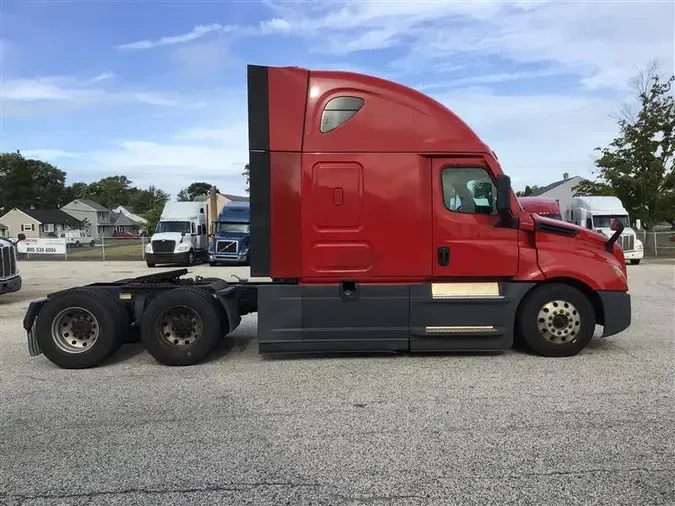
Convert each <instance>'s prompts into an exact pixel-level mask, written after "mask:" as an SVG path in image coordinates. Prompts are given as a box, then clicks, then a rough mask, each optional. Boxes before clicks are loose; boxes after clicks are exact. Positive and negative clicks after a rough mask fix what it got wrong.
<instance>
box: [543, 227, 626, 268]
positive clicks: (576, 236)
mask: <svg viewBox="0 0 675 506" xmlns="http://www.w3.org/2000/svg"><path fill="white" fill-rule="evenodd" d="M531 216H532V219H533V220H534V224H535V227H534V228H535V230H536V231H537V232H544V233H546V232H550V233H553V234H556V235H560V236H569V237H568V238H569V240H570V247H574V242H576V241H581V242H582V243H583V245H584V246H587V247H590V248H592V249H599V250H602V251H604V252H606V254H607V255H611V256H613V257H614V258H616V260H617V261H618V262H619V265H620V266H621V269H622V270H623V271H624V273H625V271H626V264H625V259H624V256H623V250H622V249H621V246H620V245H619V244H618V243H616V242H615V243H614V247H613V248H612V250H611V251H608V250H607V240H608V239H609V237H606V236H605V235H604V234H601V233H600V232H596V231H595V230H589V229H587V228H584V227H580V226H579V225H575V224H574V223H567V222H564V221H560V220H554V219H552V218H546V217H544V216H539V215H538V214H531ZM577 244H579V243H578V242H577Z"/></svg>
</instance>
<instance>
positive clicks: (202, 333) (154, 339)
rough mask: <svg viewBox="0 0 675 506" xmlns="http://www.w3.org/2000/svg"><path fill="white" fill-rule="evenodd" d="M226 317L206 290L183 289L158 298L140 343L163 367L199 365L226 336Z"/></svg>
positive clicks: (148, 310) (145, 319) (143, 323)
mask: <svg viewBox="0 0 675 506" xmlns="http://www.w3.org/2000/svg"><path fill="white" fill-rule="evenodd" d="M227 328H228V325H227V316H226V314H225V309H224V308H223V307H222V305H221V304H220V303H219V302H218V301H217V300H216V299H215V298H214V297H213V296H212V295H211V294H209V293H208V292H207V291H205V290H203V289H201V288H197V287H180V288H174V289H172V290H167V291H166V292H162V293H160V294H159V295H157V296H156V297H155V298H154V299H153V300H152V301H151V302H150V304H148V307H147V308H146V310H145V313H144V314H143V318H142V320H141V341H143V344H144V345H145V348H146V349H147V350H148V353H150V355H152V356H153V358H154V359H155V360H157V361H158V362H159V363H161V364H164V365H171V366H186V365H193V364H196V363H198V362H200V361H201V360H202V359H204V357H206V355H208V354H209V352H210V351H211V349H212V348H213V347H214V346H215V344H216V343H217V342H218V341H219V340H220V338H221V337H222V336H223V335H225V329H227Z"/></svg>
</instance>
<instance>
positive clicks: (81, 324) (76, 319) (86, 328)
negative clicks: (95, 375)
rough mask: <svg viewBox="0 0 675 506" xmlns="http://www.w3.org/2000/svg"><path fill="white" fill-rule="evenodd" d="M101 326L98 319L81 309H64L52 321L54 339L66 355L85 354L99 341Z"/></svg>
mask: <svg viewBox="0 0 675 506" xmlns="http://www.w3.org/2000/svg"><path fill="white" fill-rule="evenodd" d="M99 333H100V325H99V323H98V320H97V319H96V317H95V316H94V315H93V314H92V313H91V312H90V311H88V310H86V309H84V308H81V307H69V308H67V309H64V310H63V311H61V312H60V313H59V314H57V315H56V318H54V320H53V321H52V339H53V341H54V343H55V344H56V346H58V348H59V349H60V350H62V351H65V352H66V353H83V352H85V351H87V350H88V349H90V348H91V347H92V346H93V345H94V343H96V341H97V340H98V336H99Z"/></svg>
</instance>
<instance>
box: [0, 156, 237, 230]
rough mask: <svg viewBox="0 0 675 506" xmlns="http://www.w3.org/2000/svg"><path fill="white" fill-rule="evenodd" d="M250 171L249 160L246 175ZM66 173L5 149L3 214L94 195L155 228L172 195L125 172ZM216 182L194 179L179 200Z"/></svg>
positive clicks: (0, 172)
mask: <svg viewBox="0 0 675 506" xmlns="http://www.w3.org/2000/svg"><path fill="white" fill-rule="evenodd" d="M247 172H248V164H247V165H246V168H245V171H244V175H246V174H247ZM66 177H67V174H66V172H64V171H63V170H61V169H59V168H58V167H56V166H55V165H53V164H51V163H49V162H45V161H43V160H36V159H32V158H26V157H24V156H23V154H21V152H20V151H17V152H15V153H1V154H0V216H1V215H2V214H4V213H6V212H8V211H10V210H11V209H13V208H19V209H20V208H27V207H36V208H46V209H59V208H61V207H62V206H64V205H66V204H68V202H71V201H72V200H74V199H90V200H93V201H95V202H98V203H99V204H101V205H102V206H105V207H108V208H112V207H116V206H118V205H123V206H130V207H132V208H133V210H134V213H135V214H137V215H139V216H143V217H144V218H145V219H146V220H148V222H149V223H148V227H149V229H151V230H152V229H154V225H155V224H156V223H157V221H158V220H159V216H160V215H161V212H162V208H163V207H164V204H166V202H167V201H168V200H169V198H170V195H169V194H168V193H167V192H165V191H163V190H161V189H160V188H157V187H155V186H149V187H148V188H145V189H144V188H138V187H136V186H133V181H131V180H130V179H129V178H128V177H127V176H124V175H116V176H108V177H104V178H101V179H99V180H98V181H94V182H92V183H84V182H75V183H72V184H70V185H67V184H66ZM212 186H214V185H213V184H212V183H209V182H203V181H200V182H194V183H192V184H190V185H189V186H187V187H186V188H183V189H182V190H181V191H180V192H178V194H177V196H176V198H177V200H179V201H181V200H182V201H186V200H187V201H192V200H194V199H195V197H197V196H199V195H206V194H207V193H208V191H209V188H211V187H212ZM216 191H218V189H217V187H216ZM246 191H247V192H248V178H247V188H246Z"/></svg>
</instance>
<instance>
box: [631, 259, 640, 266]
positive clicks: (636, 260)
mask: <svg viewBox="0 0 675 506" xmlns="http://www.w3.org/2000/svg"><path fill="white" fill-rule="evenodd" d="M639 263H640V259H639V258H633V259H631V261H630V264H631V265H638V264H639Z"/></svg>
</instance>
